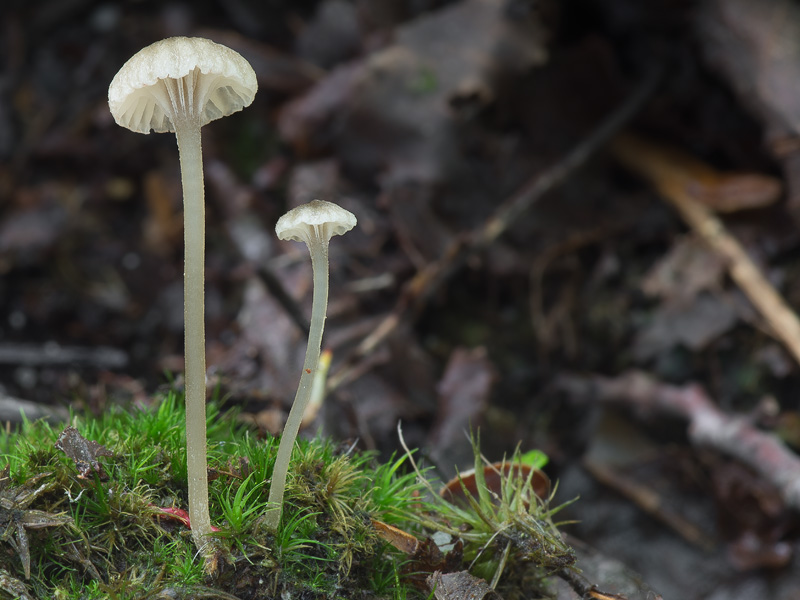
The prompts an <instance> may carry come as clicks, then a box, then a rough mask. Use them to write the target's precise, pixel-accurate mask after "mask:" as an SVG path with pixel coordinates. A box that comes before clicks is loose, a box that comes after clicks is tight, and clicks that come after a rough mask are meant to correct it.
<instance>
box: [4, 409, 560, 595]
mask: <svg viewBox="0 0 800 600" xmlns="http://www.w3.org/2000/svg"><path fill="white" fill-rule="evenodd" d="M183 415H184V410H183V406H182V402H181V398H180V397H179V396H178V395H176V394H168V395H167V396H166V397H165V398H163V400H162V401H161V402H160V403H159V405H158V407H157V408H156V409H155V410H134V411H131V412H125V411H121V410H120V411H118V412H113V413H110V414H106V415H104V416H102V417H101V418H99V419H83V418H79V417H73V418H72V423H71V424H72V425H73V426H74V427H75V428H76V429H77V434H80V435H77V434H75V435H74V437H72V438H71V439H70V440H66V441H65V440H62V441H61V442H59V435H60V433H61V430H62V429H61V428H53V427H51V426H49V425H47V424H46V423H43V422H37V423H29V422H26V423H24V424H23V425H22V426H21V427H20V428H19V429H18V430H17V431H14V432H0V452H2V454H1V455H0V469H3V467H5V470H4V471H3V472H2V473H0V599H4V598H23V599H25V598H30V599H31V600H39V599H50V598H56V599H63V600H78V599H81V600H88V599H93V598H114V599H120V600H122V599H128V598H130V599H140V598H141V599H144V598H149V599H157V598H170V599H176V598H220V599H221V598H228V599H230V598H240V599H242V600H244V599H258V598H275V597H279V596H281V595H284V594H288V596H289V597H298V594H299V595H300V597H304V598H350V597H356V596H363V597H376V598H395V599H404V598H406V597H408V596H411V597H425V596H426V595H427V594H426V592H425V590H419V589H417V588H415V587H413V585H412V583H413V581H414V580H413V578H409V577H407V571H408V567H407V563H409V561H411V560H412V558H413V557H410V556H408V555H406V554H403V553H401V552H400V551H398V550H395V549H394V548H393V547H392V546H390V545H389V544H388V543H387V542H386V541H384V540H383V539H382V538H381V537H380V536H379V534H378V532H377V531H376V529H375V526H374V525H373V523H374V520H379V521H382V522H383V523H387V524H390V525H393V526H396V527H399V528H400V529H403V530H405V531H411V532H413V533H414V534H415V535H416V536H417V537H418V538H421V539H422V538H425V537H426V536H427V535H429V534H431V533H433V532H435V531H448V532H452V533H453V534H454V535H458V536H460V537H461V538H462V539H463V542H464V551H463V557H464V568H466V566H467V565H469V561H474V565H473V569H474V572H475V573H476V574H478V573H483V574H486V573H488V574H489V575H488V576H491V574H492V573H496V572H498V557H499V556H503V553H504V552H505V553H506V555H507V554H508V548H509V547H510V546H511V545H512V544H511V542H513V546H514V549H520V551H521V552H524V553H527V554H529V555H531V556H522V555H521V554H520V555H519V556H518V555H517V554H512V556H511V557H510V558H508V557H506V559H504V562H505V563H508V564H512V563H513V564H518V563H521V562H523V561H527V562H533V563H534V566H535V567H536V568H539V569H541V570H542V572H543V573H546V572H549V571H552V570H554V568H555V566H556V565H558V566H567V565H568V564H571V563H570V562H569V551H568V549H567V548H566V547H565V546H563V542H561V538H560V537H559V536H558V534H557V532H556V530H555V528H554V526H552V522H551V521H550V520H549V517H550V514H551V513H550V511H549V509H548V508H547V507H546V504H547V503H546V502H535V503H534V507H535V508H534V509H529V508H522V505H523V496H525V494H527V492H526V491H525V485H526V482H524V481H513V482H511V481H509V482H507V484H506V487H507V489H506V490H505V491H503V492H502V494H501V497H500V500H501V502H500V504H496V503H495V501H494V500H493V499H492V498H491V497H490V495H488V493H487V495H484V496H482V497H481V498H479V499H477V500H476V501H475V503H474V506H466V507H454V506H452V505H450V504H447V503H446V502H444V501H443V500H440V499H438V496H435V497H432V496H430V495H428V498H427V499H426V500H424V501H423V497H424V496H425V495H426V494H427V493H428V490H429V489H430V484H429V483H428V482H426V481H425V480H424V479H422V476H421V474H420V473H417V472H415V471H414V470H413V469H409V468H408V466H409V465H408V463H409V462H410V461H409V460H408V458H409V456H410V455H405V456H402V457H400V458H398V459H392V460H390V461H389V462H388V463H379V462H377V461H376V460H375V457H374V456H373V455H371V454H369V453H366V454H365V453H359V452H355V451H353V449H352V448H346V447H341V446H337V445H334V444H333V443H331V442H328V441H325V440H319V439H317V440H312V441H300V442H298V444H297V446H296V448H295V451H294V456H293V467H292V471H291V477H290V479H289V485H288V488H287V494H286V501H287V504H286V508H285V510H284V517H283V522H282V523H281V526H280V528H279V530H278V532H277V534H276V535H271V534H269V533H268V532H267V531H266V528H265V527H264V526H263V522H262V518H263V514H264V512H265V508H266V503H267V498H268V492H269V483H268V482H269V479H270V477H271V473H272V466H273V462H274V457H275V454H276V452H277V443H276V440H274V439H267V440H263V439H257V438H256V437H255V435H254V434H253V432H251V431H248V430H247V429H246V428H244V427H241V426H238V425H236V419H235V418H233V417H232V416H231V415H222V414H220V411H219V408H218V407H217V406H216V405H214V404H211V405H209V410H208V439H209V449H208V452H209V475H210V476H209V479H210V483H209V491H210V498H211V516H212V522H213V523H214V524H215V525H216V526H217V527H218V528H219V531H218V532H217V533H216V536H217V538H218V542H219V544H220V547H221V548H223V549H224V561H223V563H222V564H221V567H220V569H219V570H218V572H217V573H216V575H215V576H214V577H208V576H207V575H206V574H204V572H203V563H202V560H200V559H198V557H197V556H196V549H195V548H194V544H193V543H192V539H191V535H190V532H189V530H188V528H187V526H186V524H185V523H183V522H181V521H180V520H179V519H177V518H175V517H174V516H173V515H171V514H168V513H167V512H166V511H165V509H168V510H169V511H176V510H179V509H185V507H186V504H187V499H186V467H185V463H186V454H185V453H186V450H185V446H184V423H183V418H184V417H183ZM57 443H58V444H59V446H60V448H57V447H56V444H57ZM65 447H68V448H71V449H72V450H71V452H72V453H70V451H68V450H64V448H65ZM81 452H82V453H81ZM528 483H529V482H528ZM515 490H516V491H515ZM525 497H527V496H525ZM528 500H529V501H530V498H529V497H528ZM487 523H489V524H491V525H488V524H487ZM534 530H535V531H536V532H537V533H536V535H538V537H536V538H535V539H534V541H533V542H530V541H529V540H528V538H530V536H531V535H533V533H532V531H534ZM542 532H543V533H542ZM526 536H528V537H526ZM495 541H496V542H497V544H495V545H494V546H493V542H495ZM533 547H535V548H536V551H535V552H533V553H532V551H531V548H533ZM482 557H483V558H482ZM414 560H417V559H414ZM26 565H29V566H26ZM428 566H430V565H428ZM419 567H420V564H418V562H417V564H415V565H414V568H419ZM422 567H423V568H425V565H422ZM501 570H502V569H501ZM28 571H29V572H28ZM511 571H512V570H511V569H509V572H511ZM20 590H22V591H20ZM25 594H27V596H26V595H25Z"/></svg>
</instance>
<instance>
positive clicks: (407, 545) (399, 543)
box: [372, 519, 419, 554]
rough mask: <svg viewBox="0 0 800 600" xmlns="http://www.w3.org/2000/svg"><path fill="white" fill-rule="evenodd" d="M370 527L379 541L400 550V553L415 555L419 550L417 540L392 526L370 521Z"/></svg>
mask: <svg viewBox="0 0 800 600" xmlns="http://www.w3.org/2000/svg"><path fill="white" fill-rule="evenodd" d="M372 527H373V528H374V529H375V531H376V533H377V534H378V536H380V537H381V539H383V540H384V541H387V542H389V543H390V544H391V545H392V546H394V547H395V548H397V549H398V550H400V552H404V553H405V554H416V552H417V549H418V548H419V540H418V539H417V538H416V537H414V536H413V535H411V534H410V533H406V532H405V531H403V530H402V529H398V528H397V527H395V526H393V525H389V524H388V523H384V522H383V521H378V520H377V519H372Z"/></svg>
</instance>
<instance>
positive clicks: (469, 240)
mask: <svg viewBox="0 0 800 600" xmlns="http://www.w3.org/2000/svg"><path fill="white" fill-rule="evenodd" d="M660 79H661V70H660V69H654V70H652V71H651V73H650V74H649V75H648V76H647V77H646V78H645V80H644V81H642V82H641V83H640V84H639V86H638V87H637V88H636V89H635V91H634V92H633V93H632V94H631V96H630V97H629V98H628V99H627V100H626V101H625V102H624V103H623V105H622V106H620V107H619V108H618V109H617V110H616V111H614V112H613V113H612V114H611V115H610V116H609V117H608V118H607V119H606V120H605V121H603V122H602V123H601V124H600V126H599V127H597V129H595V130H594V131H593V132H592V133H591V134H590V135H589V136H588V137H587V138H586V139H584V140H582V141H581V142H580V143H579V144H578V145H577V146H576V147H575V148H573V149H572V150H571V151H570V152H569V153H568V154H567V155H566V156H565V157H564V158H563V159H561V160H560V161H559V162H557V163H556V164H555V165H553V166H552V167H550V168H549V169H548V170H546V171H544V172H543V173H539V174H537V175H535V176H534V177H532V178H531V179H530V180H529V181H528V182H527V183H526V184H525V185H523V186H522V188H521V189H520V190H519V191H518V192H517V193H516V194H514V195H513V196H511V197H510V198H509V199H508V200H506V201H505V202H504V203H503V204H502V205H501V206H500V207H499V208H498V209H497V210H496V211H495V212H494V214H492V215H491V216H490V217H489V218H488V219H487V220H486V221H485V223H484V224H483V225H482V226H481V227H480V228H478V229H477V230H475V231H474V232H472V233H471V234H469V235H466V236H463V237H461V238H460V239H458V240H457V241H456V242H454V243H453V244H451V246H450V247H449V248H448V249H447V251H446V252H445V254H444V256H443V257H442V258H440V259H438V260H436V261H434V262H432V263H430V264H428V265H427V266H426V267H425V268H423V269H422V270H420V271H419V272H418V273H417V274H416V275H415V276H414V277H413V278H412V279H411V280H410V281H409V282H408V283H407V284H406V286H405V288H404V290H403V293H402V294H401V296H400V299H399V300H398V302H397V304H396V305H395V308H394V309H393V310H392V312H391V313H389V314H388V315H387V316H386V317H385V319H384V320H383V322H382V323H381V324H380V325H378V327H377V328H376V330H375V332H374V333H373V334H372V335H370V336H369V337H367V338H365V339H364V340H363V341H362V342H361V344H359V346H358V347H357V348H356V349H355V350H354V351H353V352H352V353H351V354H350V356H348V357H347V358H346V360H345V361H344V362H343V364H342V366H341V367H340V368H339V370H338V372H337V373H335V374H334V375H333V376H332V377H331V378H330V379H329V381H328V387H329V389H335V388H336V387H338V386H339V385H341V384H342V382H343V381H346V380H349V379H350V377H349V372H350V371H351V370H353V369H354V368H357V363H358V362H359V361H360V360H362V359H363V358H364V357H365V356H367V355H368V354H369V353H370V352H371V351H372V350H374V348H375V347H376V346H378V345H379V344H381V343H383V341H385V340H386V339H387V338H388V337H389V336H390V335H391V334H392V333H393V332H394V331H395V329H396V328H397V326H398V325H399V324H400V323H401V322H402V321H403V317H404V316H406V313H407V312H409V311H412V312H413V313H415V314H418V313H419V311H420V310H421V309H422V307H424V306H425V305H426V304H427V302H428V300H429V299H430V297H431V296H433V294H435V293H436V291H437V290H438V289H439V288H440V287H441V286H442V285H443V284H444V283H445V282H446V281H447V280H448V279H450V278H451V277H452V276H453V275H454V274H455V273H456V272H457V271H459V270H460V269H461V268H462V267H463V266H464V265H465V264H466V263H467V261H468V260H469V258H470V257H471V256H473V255H474V254H476V253H478V252H481V251H482V250H485V249H486V248H487V247H489V246H490V245H491V244H492V243H494V241H495V240H497V238H498V237H500V236H501V235H503V234H504V233H505V232H506V231H507V230H508V228H509V227H510V226H511V225H512V224H513V223H514V222H515V221H517V220H518V219H519V217H520V215H522V214H523V213H524V212H525V211H527V210H529V209H530V208H531V207H532V206H533V205H534V204H535V203H536V202H538V201H539V200H540V199H541V198H542V197H543V196H544V195H545V194H546V193H547V192H549V191H551V190H552V189H554V188H556V187H557V186H558V185H560V184H561V183H562V182H563V181H564V180H565V179H567V177H569V176H570V175H571V174H572V173H573V172H574V171H575V170H576V169H578V168H579V167H581V166H582V165H583V164H584V163H585V162H586V161H587V160H588V159H589V158H590V157H591V156H592V155H594V154H595V153H596V152H597V151H598V150H599V149H600V148H602V147H603V146H604V145H605V144H606V143H607V142H608V141H609V140H610V139H611V138H612V137H613V136H614V135H615V134H617V133H618V132H619V131H620V129H622V127H624V126H625V124H626V123H628V121H630V120H631V119H632V118H633V117H634V116H635V115H636V114H637V113H638V112H639V111H640V110H641V108H642V107H643V106H644V104H645V103H646V102H647V100H648V99H649V98H650V96H651V95H652V93H653V92H654V91H655V89H656V86H657V84H658V82H659V80H660Z"/></svg>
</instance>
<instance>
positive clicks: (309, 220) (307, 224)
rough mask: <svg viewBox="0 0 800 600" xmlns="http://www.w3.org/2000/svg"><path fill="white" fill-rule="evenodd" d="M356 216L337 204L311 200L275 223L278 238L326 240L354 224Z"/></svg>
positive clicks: (346, 230)
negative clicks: (313, 237)
mask: <svg viewBox="0 0 800 600" xmlns="http://www.w3.org/2000/svg"><path fill="white" fill-rule="evenodd" d="M356 223H357V221H356V216H355V215H354V214H353V213H351V212H350V211H349V210H345V209H344V208H342V207H341V206H339V205H338V204H334V203H333V202H326V201H325V200H312V201H311V202H309V203H308V204H301V205H300V206H298V207H297V208H293V209H292V210H290V211H289V212H287V213H286V214H285V215H283V216H282V217H281V218H280V219H278V222H277V223H276V224H275V233H276V234H277V235H278V238H279V239H282V240H294V241H296V242H305V243H306V244H308V243H309V240H310V239H311V238H312V236H316V237H317V238H318V239H320V240H323V241H325V242H327V241H328V240H330V239H331V238H332V237H333V236H334V235H342V234H343V233H347V232H348V231H350V230H351V229H352V228H353V227H355V226H356Z"/></svg>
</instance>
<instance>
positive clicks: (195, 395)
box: [175, 119, 212, 550]
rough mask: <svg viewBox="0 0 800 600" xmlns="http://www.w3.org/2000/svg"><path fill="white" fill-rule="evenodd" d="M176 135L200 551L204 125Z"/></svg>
mask: <svg viewBox="0 0 800 600" xmlns="http://www.w3.org/2000/svg"><path fill="white" fill-rule="evenodd" d="M175 135H176V137H177V138H178V153H179V155H180V162H181V185H182V186H183V235H184V259H183V260H184V262H183V310H184V317H183V318H184V335H185V338H184V354H185V367H184V373H185V375H184V377H185V381H186V463H187V465H186V466H187V473H188V478H189V481H188V491H189V520H190V522H191V524H192V538H193V539H194V542H195V545H196V546H197V548H198V549H199V550H202V548H203V547H204V546H205V545H206V543H207V541H208V536H209V535H210V534H211V531H212V530H211V517H210V516H209V513H208V473H207V469H206V466H207V464H206V341H205V337H206V336H205V306H204V299H205V295H204V283H203V280H204V271H205V239H206V234H205V225H206V220H205V201H204V197H205V193H204V188H203V157H202V148H201V136H200V125H198V124H197V123H193V122H191V120H190V119H186V120H183V119H181V120H176V122H175Z"/></svg>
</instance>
